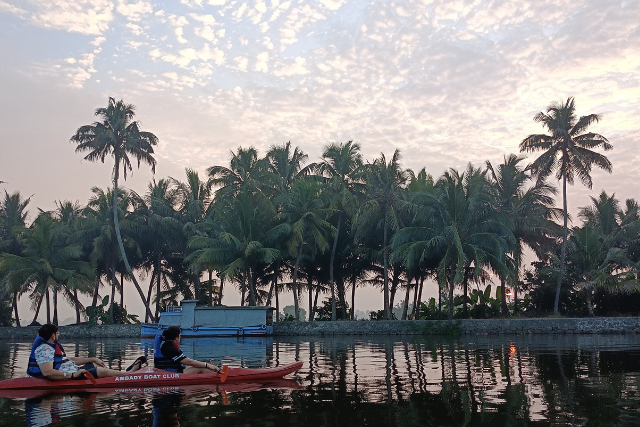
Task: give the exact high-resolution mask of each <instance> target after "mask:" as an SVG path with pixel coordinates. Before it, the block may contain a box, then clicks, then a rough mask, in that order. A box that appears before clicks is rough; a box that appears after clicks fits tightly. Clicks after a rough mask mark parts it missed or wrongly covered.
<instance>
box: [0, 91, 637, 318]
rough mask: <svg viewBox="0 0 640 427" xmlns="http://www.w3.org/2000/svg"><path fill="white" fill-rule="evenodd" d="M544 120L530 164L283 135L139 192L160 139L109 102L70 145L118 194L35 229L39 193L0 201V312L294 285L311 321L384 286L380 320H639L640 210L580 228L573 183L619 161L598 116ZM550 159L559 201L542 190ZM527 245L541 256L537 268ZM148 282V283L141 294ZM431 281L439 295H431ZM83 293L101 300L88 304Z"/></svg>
mask: <svg viewBox="0 0 640 427" xmlns="http://www.w3.org/2000/svg"><path fill="white" fill-rule="evenodd" d="M547 113H548V114H546V115H545V114H544V113H540V114H539V115H538V116H536V120H537V121H540V122H542V123H543V124H544V125H545V126H546V127H547V128H548V129H549V130H550V133H551V135H531V136H529V137H527V138H525V139H524V141H523V142H522V144H521V149H522V150H523V151H535V150H546V151H545V153H544V154H543V155H541V156H540V157H539V158H538V159H537V160H535V161H534V162H533V163H532V166H531V167H526V166H525V158H524V157H519V156H517V155H513V154H512V155H509V156H505V158H504V162H503V163H501V164H498V165H494V164H491V163H489V162H487V163H486V165H484V167H474V166H473V165H471V164H469V165H468V167H467V168H466V169H465V170H463V171H458V170H453V169H451V170H449V171H447V172H445V173H444V174H443V175H442V176H440V177H434V176H432V175H430V174H428V173H427V172H426V171H425V169H422V170H421V171H419V172H418V173H415V172H414V171H412V170H407V169H404V168H403V167H402V165H401V153H400V151H399V150H396V151H395V152H394V153H393V155H392V156H391V158H389V159H387V158H386V157H385V156H384V154H381V155H380V157H379V158H376V159H373V161H370V162H367V161H365V160H364V159H363V158H362V155H361V153H360V150H361V148H360V146H359V145H358V144H357V143H354V142H353V141H348V142H346V143H334V144H330V145H327V146H326V147H325V148H324V151H323V153H322V158H321V161H320V162H318V163H307V155H306V154H305V153H303V152H302V151H301V150H300V149H299V148H293V147H292V146H291V144H290V143H286V144H282V145H279V146H272V147H271V148H270V149H269V151H268V152H267V153H266V154H265V155H264V157H261V156H260V155H259V153H258V152H257V150H256V149H255V148H253V147H249V148H243V147H239V148H238V149H237V150H236V151H234V152H232V153H231V160H230V163H229V165H227V166H222V165H216V166H212V167H210V168H208V169H207V172H206V176H204V177H202V178H201V177H200V176H199V174H198V173H197V172H195V171H193V170H190V169H187V170H186V174H185V179H184V180H180V179H174V178H163V179H159V180H158V181H156V180H154V181H153V182H151V183H150V184H149V186H148V189H147V191H146V192H145V193H144V194H138V193H136V192H134V191H130V190H128V189H125V188H121V187H120V188H118V187H117V181H118V177H119V175H120V170H122V171H123V172H125V173H126V172H127V171H130V170H131V162H130V160H129V157H130V156H133V157H134V158H135V159H137V160H138V163H140V161H142V162H145V163H148V164H149V165H151V166H152V168H153V167H154V166H155V160H154V159H153V156H152V154H153V149H152V146H153V145H155V144H156V143H157V138H156V137H155V136H154V135H153V134H150V133H148V132H142V131H140V129H139V128H138V124H137V122H134V121H133V120H132V118H133V107H132V106H130V105H126V104H124V103H122V101H119V102H115V100H113V99H110V100H109V106H108V107H107V108H105V109H98V110H97V111H96V114H97V115H98V116H99V117H100V118H101V119H102V121H100V122H96V123H94V124H93V125H90V126H83V127H81V128H80V129H78V132H77V133H76V135H74V136H73V137H72V142H74V143H76V144H78V150H77V151H85V152H86V151H88V152H89V154H88V155H87V157H86V158H87V159H89V160H101V161H104V160H105V158H106V157H107V156H108V155H111V156H112V157H113V158H114V160H115V166H114V172H113V180H114V188H107V189H100V188H93V189H92V191H93V196H92V198H91V199H90V200H89V201H88V202H87V203H86V205H84V206H80V205H78V204H77V203H76V204H74V203H71V202H68V201H65V202H60V203H58V205H57V209H55V210H54V211H51V212H42V211H41V212H40V213H39V214H38V216H37V218H36V219H35V220H34V221H33V222H32V223H31V224H27V207H28V204H29V199H24V198H23V197H22V196H21V194H20V193H19V192H16V193H14V194H8V193H7V192H6V191H5V195H4V198H3V199H2V200H1V201H0V284H1V289H2V293H3V295H4V298H3V300H2V301H3V306H2V310H0V312H1V313H2V316H0V321H2V322H3V323H4V324H6V323H9V322H13V323H14V324H16V325H19V324H20V317H19V313H18V306H17V301H18V299H19V298H20V297H23V296H27V297H28V298H29V299H30V301H31V302H32V307H33V311H34V312H35V316H34V318H33V319H34V321H35V319H36V318H37V316H38V313H39V311H40V309H41V307H42V303H43V302H45V310H46V313H47V321H53V322H57V320H58V319H57V306H58V298H59V297H60V296H62V297H63V298H64V299H66V300H67V301H68V302H69V303H70V304H71V305H72V306H73V307H75V309H76V320H77V322H81V320H82V319H83V316H84V318H89V321H90V322H92V323H94V322H101V323H109V322H131V321H137V317H136V316H132V315H130V314H128V313H127V312H126V310H125V309H124V301H122V287H123V286H125V284H126V283H129V282H133V284H134V285H135V287H136V289H137V290H138V294H139V295H140V298H141V299H142V301H143V302H144V304H145V306H146V308H147V309H146V314H145V320H146V321H149V320H154V319H156V318H157V317H158V315H159V312H160V311H161V310H162V309H163V308H164V307H166V306H167V305H171V304H176V303H177V302H178V301H179V300H181V299H185V298H186V299H199V300H202V301H205V302H206V303H208V304H211V305H220V304H223V297H224V294H225V291H228V289H229V288H228V287H229V286H234V287H236V288H237V289H238V290H239V292H240V293H241V299H242V304H243V305H272V306H275V307H276V308H277V311H276V313H279V312H280V305H279V304H280V302H279V296H280V295H281V294H282V293H283V292H292V293H293V296H294V312H293V315H292V317H293V318H297V319H299V320H304V319H302V318H301V316H300V313H301V312H302V311H304V312H306V314H307V315H308V317H307V318H308V319H310V320H313V319H317V320H325V319H348V318H352V317H353V312H354V307H357V306H358V304H357V298H356V293H357V292H356V291H357V288H358V287H364V286H373V287H378V288H380V289H381V292H382V293H383V301H384V306H383V307H381V310H380V311H379V312H377V313H374V315H372V316H371V317H372V318H400V319H417V318H449V319H452V318H461V317H462V318H464V317H492V316H509V315H514V314H518V315H536V316H537V315H545V314H548V313H550V312H551V311H558V310H559V311H561V312H562V313H564V314H569V315H576V314H578V315H592V316H593V315H605V314H619V313H634V314H635V313H637V311H638V308H637V307H638V306H637V305H634V304H628V303H626V302H627V301H629V300H630V299H629V295H630V294H632V293H634V292H635V291H636V290H637V289H638V269H637V267H638V262H639V261H640V214H639V212H638V203H637V202H636V201H635V200H632V199H631V200H627V201H625V202H624V203H622V202H621V201H619V200H618V199H616V198H615V195H609V194H607V193H605V192H604V191H603V192H602V193H601V194H600V195H599V197H598V198H593V199H592V203H591V204H590V205H589V206H585V207H582V208H581V209H580V214H579V218H578V221H577V222H576V224H575V225H574V227H569V224H568V215H567V203H566V183H567V182H569V183H573V179H574V176H577V177H578V178H579V179H580V180H581V181H582V182H583V183H585V184H587V185H589V186H591V178H590V176H589V173H590V171H591V165H592V164H595V165H596V166H600V167H603V168H604V169H606V170H610V169H611V165H610V164H609V163H608V160H606V158H605V157H604V156H602V155H599V154H597V153H595V152H593V151H591V149H592V148H597V147H598V146H603V147H604V148H605V149H610V148H611V145H609V143H608V141H607V140H606V139H605V138H604V137H602V136H601V135H598V134H593V133H588V132H586V127H587V126H588V125H589V124H591V123H592V122H594V121H597V120H598V118H599V116H597V115H590V116H586V118H585V117H582V118H579V119H578V118H576V117H575V106H574V103H573V99H571V98H570V99H569V100H568V101H567V103H564V104H552V105H551V106H550V107H549V109H548V111H547ZM560 119H562V120H564V121H562V120H560ZM571 150H573V151H571ZM554 159H555V160H554ZM572 162H574V163H572ZM556 169H557V171H556V176H557V178H559V179H561V180H562V183H563V208H562V209H559V208H557V207H555V205H554V196H555V195H556V192H557V190H556V188H555V187H553V186H552V185H551V184H549V183H548V182H547V177H548V176H549V175H550V173H552V172H553V171H554V170H556ZM125 179H126V175H125ZM560 221H562V222H563V223H562V224H559V222H560ZM563 242H564V244H563ZM526 248H529V249H531V250H532V253H533V256H535V258H536V259H535V260H533V262H531V263H530V265H526V264H525V261H526V260H525V257H524V255H523V254H524V253H525V251H526ZM529 261H531V260H529ZM136 277H137V278H146V279H148V283H149V287H148V289H146V292H145V290H143V289H142V288H141V287H140V285H139V284H138V282H137V279H136ZM225 285H226V287H227V288H226V290H225ZM560 285H561V286H560ZM103 286H106V288H107V290H106V292H107V293H105V290H102V289H101V288H102V287H103ZM425 286H427V287H429V286H433V287H436V288H437V295H438V298H437V299H435V298H432V299H429V300H427V301H425V299H426V298H423V292H424V291H425ZM101 293H102V294H101ZM108 293H110V295H109V294H108ZM424 293H425V294H426V292H424ZM116 294H119V295H120V301H119V302H117V300H116V298H117V295H116ZM431 294H434V292H431ZM79 295H88V296H91V297H92V304H91V306H90V307H83V306H82V304H81V303H80V300H79ZM634 295H635V294H634ZM305 297H306V299H307V300H306V301H305ZM635 298H636V296H633V297H632V298H631V299H632V300H635ZM99 301H102V302H101V303H99ZM107 304H108V307H107ZM301 304H303V305H306V307H305V310H302V309H301ZM9 310H11V311H12V313H11V314H10V315H9V314H8V313H9ZM51 312H53V319H52V317H51V316H52V314H51ZM392 312H393V313H392Z"/></svg>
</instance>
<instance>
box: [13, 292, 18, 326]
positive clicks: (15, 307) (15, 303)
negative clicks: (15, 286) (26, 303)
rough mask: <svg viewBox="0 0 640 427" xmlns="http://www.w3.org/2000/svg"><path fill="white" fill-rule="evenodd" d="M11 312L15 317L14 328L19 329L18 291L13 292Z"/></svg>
mask: <svg viewBox="0 0 640 427" xmlns="http://www.w3.org/2000/svg"><path fill="white" fill-rule="evenodd" d="M13 312H14V314H15V316H16V326H17V327H18V328H19V327H20V316H18V291H14V292H13Z"/></svg>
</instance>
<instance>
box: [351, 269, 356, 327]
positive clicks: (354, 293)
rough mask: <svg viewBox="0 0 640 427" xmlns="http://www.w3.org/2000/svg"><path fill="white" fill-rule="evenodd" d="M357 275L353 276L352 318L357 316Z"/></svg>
mask: <svg viewBox="0 0 640 427" xmlns="http://www.w3.org/2000/svg"><path fill="white" fill-rule="evenodd" d="M355 313H356V275H355V274H353V275H352V276H351V320H355V316H356V314H355Z"/></svg>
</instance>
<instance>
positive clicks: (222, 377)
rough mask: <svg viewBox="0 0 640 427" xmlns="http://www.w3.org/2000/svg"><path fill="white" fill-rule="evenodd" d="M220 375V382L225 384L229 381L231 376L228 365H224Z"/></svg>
mask: <svg viewBox="0 0 640 427" xmlns="http://www.w3.org/2000/svg"><path fill="white" fill-rule="evenodd" d="M218 373H219V374H220V382H221V383H223V382H225V381H226V380H227V375H229V367H228V366H227V365H222V369H220V371H219V372H218Z"/></svg>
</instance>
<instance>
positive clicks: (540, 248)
mask: <svg viewBox="0 0 640 427" xmlns="http://www.w3.org/2000/svg"><path fill="white" fill-rule="evenodd" d="M522 161H524V157H519V156H516V155H514V154H511V155H509V156H508V157H505V158H504V161H503V163H501V164H499V165H497V166H496V167H494V166H493V165H492V164H491V162H489V161H487V163H486V164H487V170H488V171H489V178H490V180H491V184H492V185H491V192H492V193H493V196H494V199H495V202H494V203H495V208H496V209H497V210H498V212H500V213H501V214H503V215H505V217H506V219H508V221H509V224H510V228H511V232H512V233H513V237H514V238H515V242H516V244H515V246H514V248H513V251H512V254H511V255H512V259H513V264H514V267H515V269H516V271H514V272H512V273H513V274H510V275H508V277H511V278H513V280H512V283H511V287H512V288H513V289H514V290H515V292H516V297H515V301H516V303H515V306H516V308H517V283H518V276H519V271H520V267H521V265H522V252H523V250H524V246H528V247H529V248H531V249H532V250H533V251H534V252H535V254H536V255H537V256H538V258H541V257H542V256H543V254H544V252H545V251H546V249H547V248H549V247H550V246H551V245H552V244H553V242H555V236H556V235H558V234H559V233H558V230H556V229H557V225H556V223H555V222H554V220H555V219H557V218H559V217H560V215H561V212H560V210H559V209H556V208H554V207H553V195H555V194H556V189H555V188H554V187H552V186H550V185H548V184H547V183H546V182H542V181H539V180H538V181H536V182H535V183H533V184H532V185H529V183H530V182H531V181H533V176H532V174H531V172H530V171H528V170H526V169H525V168H524V167H521V166H520V164H521V162H522ZM505 289H506V287H505V286H502V287H501V291H502V314H503V315H504V316H506V315H507V314H508V313H507V298H506V290H505ZM516 308H514V311H515V310H516Z"/></svg>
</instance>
